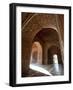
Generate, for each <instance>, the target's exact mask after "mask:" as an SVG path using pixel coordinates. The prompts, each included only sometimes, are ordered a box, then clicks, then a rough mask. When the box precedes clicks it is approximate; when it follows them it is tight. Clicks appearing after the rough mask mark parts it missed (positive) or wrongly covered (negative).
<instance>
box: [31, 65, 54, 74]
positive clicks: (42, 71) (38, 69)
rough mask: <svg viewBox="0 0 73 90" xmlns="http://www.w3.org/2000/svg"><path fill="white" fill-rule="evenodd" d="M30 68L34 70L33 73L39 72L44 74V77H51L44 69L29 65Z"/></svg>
mask: <svg viewBox="0 0 73 90" xmlns="http://www.w3.org/2000/svg"><path fill="white" fill-rule="evenodd" d="M30 68H31V69H32V70H35V71H38V72H41V73H44V74H46V75H50V76H51V75H52V74H51V73H49V72H48V71H47V70H45V69H44V68H42V67H39V66H37V65H35V64H30Z"/></svg>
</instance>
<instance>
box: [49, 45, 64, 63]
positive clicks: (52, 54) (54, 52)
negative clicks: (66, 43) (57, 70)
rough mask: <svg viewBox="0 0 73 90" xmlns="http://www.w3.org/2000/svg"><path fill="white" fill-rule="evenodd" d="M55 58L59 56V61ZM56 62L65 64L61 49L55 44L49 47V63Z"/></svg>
mask: <svg viewBox="0 0 73 90" xmlns="http://www.w3.org/2000/svg"><path fill="white" fill-rule="evenodd" d="M54 58H57V61H56V60H55V59H54ZM54 60H55V61H54ZM55 62H58V64H62V65H63V62H62V56H61V50H60V48H59V47H57V46H54V45H53V46H51V47H50V48H49V49H48V64H53V63H55Z"/></svg>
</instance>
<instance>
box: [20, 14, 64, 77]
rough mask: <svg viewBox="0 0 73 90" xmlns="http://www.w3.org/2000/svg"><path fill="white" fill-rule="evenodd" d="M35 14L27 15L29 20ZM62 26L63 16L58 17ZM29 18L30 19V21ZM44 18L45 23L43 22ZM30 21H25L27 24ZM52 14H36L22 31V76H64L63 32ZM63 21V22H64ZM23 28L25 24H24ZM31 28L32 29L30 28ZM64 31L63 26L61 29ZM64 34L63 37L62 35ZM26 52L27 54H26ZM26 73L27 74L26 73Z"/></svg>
mask: <svg viewBox="0 0 73 90" xmlns="http://www.w3.org/2000/svg"><path fill="white" fill-rule="evenodd" d="M23 15H24V14H23ZM32 15H34V14H27V16H29V18H30V17H31V16H32ZM56 16H57V17H58V18H57V19H58V20H57V22H58V23H59V24H60V25H61V23H62V22H61V19H60V17H62V18H63V15H56ZM29 18H28V19H29ZM42 18H43V20H44V22H43V21H42ZM28 19H26V20H25V21H26V22H27V21H28ZM63 19H64V18H63ZM55 21H56V17H55V15H52V14H49V15H47V14H36V15H34V17H33V18H32V19H31V20H30V21H29V22H28V24H27V25H26V26H24V27H25V29H26V30H23V31H22V76H23V77H24V76H25V75H26V76H43V75H49V76H50V75H63V74H64V70H63V69H64V65H63V44H64V43H62V42H63V34H62V33H63V32H62V30H61V31H60V30H58V28H57V24H56V22H55ZM62 21H63V20H62ZM22 27H23V24H22ZM29 27H30V28H29ZM61 29H63V26H62V27H61ZM61 34H62V35H61ZM25 51H26V52H25ZM25 72H26V73H25Z"/></svg>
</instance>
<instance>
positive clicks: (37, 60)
mask: <svg viewBox="0 0 73 90" xmlns="http://www.w3.org/2000/svg"><path fill="white" fill-rule="evenodd" d="M30 63H34V64H42V46H41V44H40V43H39V42H38V41H35V42H33V44H32V51H31V59H30Z"/></svg>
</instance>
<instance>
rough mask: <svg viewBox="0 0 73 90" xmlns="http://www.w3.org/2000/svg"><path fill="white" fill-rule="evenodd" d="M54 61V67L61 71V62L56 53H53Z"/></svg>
mask: <svg viewBox="0 0 73 90" xmlns="http://www.w3.org/2000/svg"><path fill="white" fill-rule="evenodd" d="M53 62H54V68H55V70H56V71H57V72H59V64H58V57H57V55H56V54H54V55H53Z"/></svg>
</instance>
